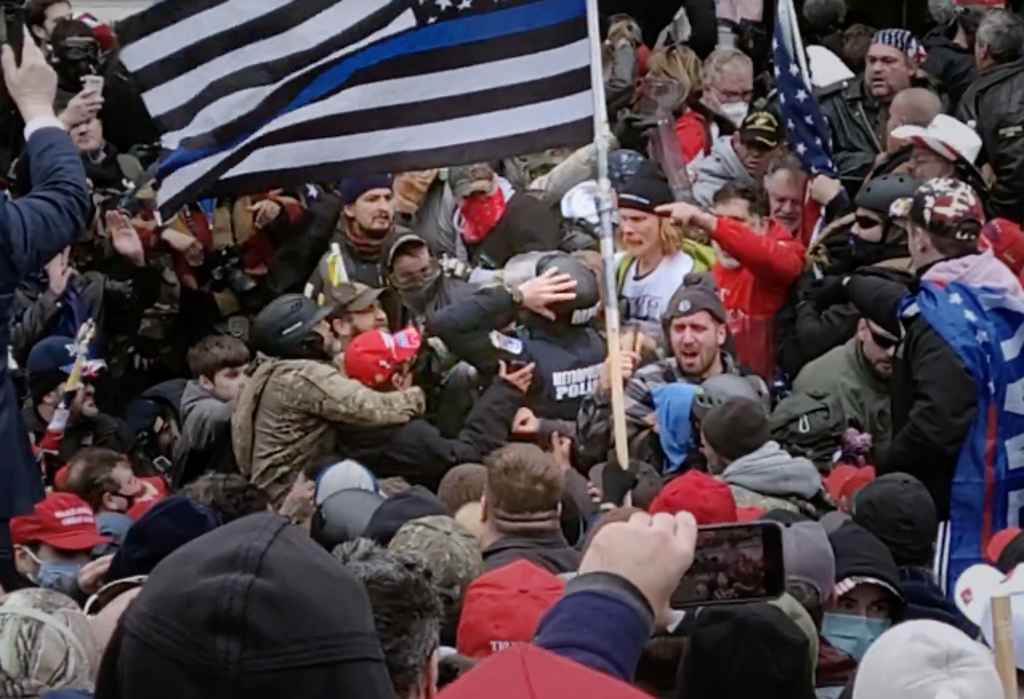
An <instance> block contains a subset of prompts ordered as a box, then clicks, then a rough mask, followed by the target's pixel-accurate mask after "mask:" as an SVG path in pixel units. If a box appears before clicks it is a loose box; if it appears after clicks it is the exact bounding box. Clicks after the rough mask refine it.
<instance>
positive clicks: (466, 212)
mask: <svg viewBox="0 0 1024 699" xmlns="http://www.w3.org/2000/svg"><path fill="white" fill-rule="evenodd" d="M459 210H460V211H461V212H462V219H463V223H462V239H463V240H465V241H466V242H467V243H469V244H470V245H476V244H477V243H480V242H482V241H483V239H484V238H486V237H487V234H488V233H490V232H491V231H492V230H494V227H495V226H496V225H498V221H500V220H501V217H502V216H504V215H505V193H504V192H502V191H501V189H500V188H495V190H494V192H493V193H491V194H477V195H474V196H472V197H470V198H469V199H466V200H464V201H463V202H462V205H461V206H460V207H459Z"/></svg>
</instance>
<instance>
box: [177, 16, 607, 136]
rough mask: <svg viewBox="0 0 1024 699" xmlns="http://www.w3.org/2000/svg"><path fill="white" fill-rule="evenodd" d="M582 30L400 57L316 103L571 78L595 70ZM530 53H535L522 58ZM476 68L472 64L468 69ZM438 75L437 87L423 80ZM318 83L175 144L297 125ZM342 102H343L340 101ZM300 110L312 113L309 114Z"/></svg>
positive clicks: (293, 88) (355, 102) (350, 103)
mask: <svg viewBox="0 0 1024 699" xmlns="http://www.w3.org/2000/svg"><path fill="white" fill-rule="evenodd" d="M575 24H576V26H575V27H566V26H564V25H557V26H555V27H547V28H545V29H541V30H537V31H535V32H530V33H529V34H527V35H526V36H525V37H523V36H520V35H514V36H508V37H502V38H500V39H494V40H492V41H489V42H487V43H483V44H480V45H478V46H477V47H475V48H474V50H473V51H472V52H467V51H466V49H465V47H462V46H456V47H452V48H448V49H439V50H437V51H432V52H431V53H429V54H428V55H426V56H424V55H422V54H413V55H408V56H399V57H397V58H394V59H392V60H389V61H385V62H383V63H379V64H376V65H373V66H370V67H369V68H367V69H365V70H361V71H359V72H357V73H354V74H353V75H352V76H351V77H350V78H349V79H348V80H347V81H345V82H344V83H342V84H340V85H338V86H337V87H336V88H334V89H333V90H332V91H331V93H329V94H327V95H325V96H324V97H323V98H321V99H320V100H318V101H317V102H316V103H314V104H315V105H321V106H317V109H316V111H315V112H314V114H323V113H324V110H325V109H330V110H332V111H338V112H342V111H353V110H355V109H361V108H363V107H364V106H365V105H367V104H372V105H377V106H380V107H386V106H390V105H394V104H401V103H405V102H418V101H423V100H428V99H434V98H438V97H443V96H448V97H457V96H458V95H459V94H461V93H466V92H474V91H477V90H481V89H485V88H486V87H487V86H489V85H490V86H506V85H514V84H516V83H520V82H526V81H529V80H531V79H538V78H543V77H549V76H551V75H555V74H558V73H563V72H566V71H571V70H573V69H574V68H576V67H578V66H581V65H582V66H584V67H585V66H586V65H589V61H586V60H585V59H586V58H587V56H588V51H587V48H588V47H587V45H586V41H587V28H586V24H585V23H583V22H582V21H576V22H575ZM573 38H575V39H576V41H575V42H574V43H572V44H568V45H567V44H566V42H567V41H568V40H571V39H573ZM581 42H582V43H581ZM524 51H527V52H528V53H526V54H525V55H522V54H523V52H524ZM469 61H472V62H473V64H468V63H469ZM442 73H443V75H440V74H442ZM435 74H437V75H436V76H435V77H433V78H432V79H430V80H423V79H421V78H422V77H423V76H432V75H435ZM315 77H316V75H315V74H313V73H308V74H306V75H303V76H301V78H299V79H296V80H295V81H293V83H291V84H289V85H288V86H286V87H284V88H282V89H281V90H278V91H275V92H274V93H273V94H272V95H271V96H269V97H268V98H267V99H266V100H265V101H264V102H263V103H262V104H260V105H259V106H258V107H257V108H256V109H253V110H252V111H250V112H248V113H247V114H246V116H245V118H244V119H235V120H232V121H231V122H229V123H225V124H224V125H223V126H221V127H219V128H217V129H215V130H213V131H207V132H206V133H201V131H200V129H201V128H202V127H201V126H200V127H199V128H198V129H197V128H187V129H184V130H182V131H180V132H176V133H174V134H172V137H173V138H174V139H176V140H180V139H182V138H184V137H196V138H195V140H194V141H192V142H189V143H188V147H189V148H195V149H203V148H207V147H210V146H211V145H213V144H215V143H233V142H237V141H238V140H239V139H241V138H243V137H245V136H248V135H249V134H251V133H252V132H253V129H252V124H254V123H257V124H258V123H267V122H269V121H270V120H272V119H273V118H274V115H275V114H277V113H283V116H282V117H279V118H278V120H277V121H283V123H291V122H294V120H295V118H294V117H293V115H294V114H295V111H292V112H290V113H289V112H288V109H287V107H288V105H289V103H290V102H291V101H293V100H295V99H297V97H298V95H299V94H300V93H301V92H302V91H303V90H304V89H305V88H306V87H307V86H308V84H309V83H310V82H311V81H312V80H313V79H314V78H315ZM338 95H341V99H337V96H338ZM481 106H482V107H486V106H487V105H486V103H485V104H483V105H481ZM297 111H298V112H300V113H301V114H302V115H305V114H306V111H305V110H304V109H300V110H297ZM299 118H303V117H302V116H300V117H299ZM310 118H315V116H312V117H310ZM198 121H200V120H197V122H198ZM275 123H277V122H276V121H275ZM200 135H201V137H199V136H200Z"/></svg>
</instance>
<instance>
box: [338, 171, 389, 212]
mask: <svg viewBox="0 0 1024 699" xmlns="http://www.w3.org/2000/svg"><path fill="white" fill-rule="evenodd" d="M393 182H394V178H392V177H391V175H389V174H386V173H385V174H374V175H353V176H352V177H346V178H345V179H343V180H342V181H341V182H340V183H339V184H338V195H339V196H340V197H341V205H342V206H348V205H349V204H352V203H354V202H355V200H356V199H358V198H359V197H361V196H363V195H364V194H366V193H367V192H369V191H370V190H372V189H391V186H392V184H393Z"/></svg>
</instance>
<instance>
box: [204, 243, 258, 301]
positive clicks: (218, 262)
mask: <svg viewBox="0 0 1024 699" xmlns="http://www.w3.org/2000/svg"><path fill="white" fill-rule="evenodd" d="M208 260H209V265H210V268H209V269H210V277H211V278H212V279H213V282H214V285H215V286H217V287H219V288H221V289H230V290H231V291H233V292H234V293H235V296H238V297H239V298H240V299H241V297H243V296H244V295H246V294H248V293H250V292H252V291H253V290H255V289H256V286H257V285H256V282H254V281H253V280H252V279H251V278H250V277H249V275H248V274H246V273H245V266H244V265H243V264H242V252H241V250H239V249H238V246H235V245H233V246H231V247H227V248H223V249H220V250H214V251H213V252H211V253H210V255H209V258H208Z"/></svg>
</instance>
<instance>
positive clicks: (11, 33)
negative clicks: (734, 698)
mask: <svg viewBox="0 0 1024 699" xmlns="http://www.w3.org/2000/svg"><path fill="white" fill-rule="evenodd" d="M0 8H2V9H3V15H4V21H3V30H2V31H3V36H2V37H0V41H2V42H3V43H5V44H10V46H11V48H12V49H14V60H15V62H16V63H17V64H18V65H21V47H22V43H23V41H24V37H25V9H24V7H22V4H21V3H20V2H19V1H18V0H2V2H0Z"/></svg>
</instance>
